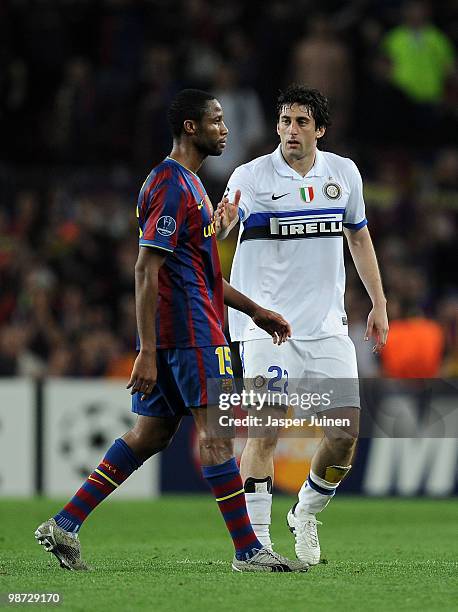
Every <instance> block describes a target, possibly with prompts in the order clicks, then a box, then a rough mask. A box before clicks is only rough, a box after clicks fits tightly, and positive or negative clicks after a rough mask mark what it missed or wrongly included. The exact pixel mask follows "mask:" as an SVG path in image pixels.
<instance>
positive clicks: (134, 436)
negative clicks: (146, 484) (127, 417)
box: [125, 425, 173, 461]
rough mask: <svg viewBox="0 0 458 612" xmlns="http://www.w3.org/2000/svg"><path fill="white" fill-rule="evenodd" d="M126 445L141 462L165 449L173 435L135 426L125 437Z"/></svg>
mask: <svg viewBox="0 0 458 612" xmlns="http://www.w3.org/2000/svg"><path fill="white" fill-rule="evenodd" d="M125 438H126V442H127V444H128V445H129V446H130V447H131V448H132V450H133V451H134V453H135V454H136V455H137V457H138V458H139V459H141V460H142V461H146V460H147V459H149V458H150V457H152V456H153V455H155V454H157V453H160V452H161V451H163V450H164V449H166V448H167V447H168V446H169V444H170V442H171V441H172V438H173V433H172V432H171V431H170V430H169V429H166V430H164V431H162V430H158V429H157V428H150V427H144V426H138V425H136V426H135V427H133V428H132V429H131V430H130V431H129V432H128V433H127V434H126V436H125Z"/></svg>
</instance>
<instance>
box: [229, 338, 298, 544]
mask: <svg viewBox="0 0 458 612" xmlns="http://www.w3.org/2000/svg"><path fill="white" fill-rule="evenodd" d="M294 352H295V348H294V342H293V341H289V342H288V343H287V344H286V345H282V346H276V345H274V344H272V342H271V340H270V339H263V340H252V341H248V342H243V343H241V345H240V357H241V360H242V366H243V375H244V379H245V387H246V388H247V390H250V389H252V390H253V391H254V392H255V393H267V392H268V390H269V387H268V384H269V383H271V386H272V384H273V388H274V390H275V391H277V392H278V391H280V392H283V391H284V387H285V382H286V380H287V377H288V376H289V377H291V374H293V373H292V372H291V371H290V366H288V365H287V364H291V363H292V362H293V361H294V358H295V355H294ZM274 379H275V380H274ZM268 411H269V413H270V414H271V416H272V417H273V418H276V419H278V418H283V417H284V416H285V408H275V407H269V408H268ZM266 413H267V410H266V409H265V408H264V409H263V411H262V414H264V415H265V414H266ZM278 435H279V428H278V427H276V426H273V425H271V426H264V427H253V428H250V429H249V431H248V439H247V442H246V445H245V448H244V449H243V453H242V457H241V461H240V473H241V475H242V479H243V483H244V488H245V499H246V504H247V509H248V514H249V517H250V520H251V523H252V525H253V529H254V531H255V533H256V535H257V537H258V539H259V541H260V542H261V543H262V544H263V545H264V546H266V547H268V548H272V542H271V539H270V524H271V513H272V485H273V481H274V454H275V448H276V446H277V442H278Z"/></svg>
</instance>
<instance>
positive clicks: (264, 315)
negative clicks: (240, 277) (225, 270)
mask: <svg viewBox="0 0 458 612" xmlns="http://www.w3.org/2000/svg"><path fill="white" fill-rule="evenodd" d="M223 284H224V303H225V304H226V305H227V306H230V307H231V308H235V310H240V312H243V313H245V314H246V315H248V316H249V317H251V318H252V319H253V321H254V323H256V325H257V326H258V327H260V328H261V329H263V330H264V331H266V332H267V333H268V334H269V335H271V336H272V339H273V343H274V344H282V342H285V341H286V340H287V338H290V337H291V326H290V324H289V323H288V321H286V320H285V319H284V318H283V317H282V316H281V315H280V314H278V312H274V311H273V310H267V309H266V308H262V306H259V304H256V302H253V300H250V298H249V297H247V296H246V295H244V294H243V293H240V291H237V289H234V287H232V285H230V284H229V283H228V282H227V281H226V280H224V279H223Z"/></svg>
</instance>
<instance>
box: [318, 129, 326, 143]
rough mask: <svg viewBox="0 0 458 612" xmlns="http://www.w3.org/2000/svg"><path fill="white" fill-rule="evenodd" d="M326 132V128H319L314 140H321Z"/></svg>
mask: <svg viewBox="0 0 458 612" xmlns="http://www.w3.org/2000/svg"><path fill="white" fill-rule="evenodd" d="M325 132H326V128H325V127H320V128H319V129H318V130H317V131H316V139H317V140H318V139H320V138H323V136H324V133H325Z"/></svg>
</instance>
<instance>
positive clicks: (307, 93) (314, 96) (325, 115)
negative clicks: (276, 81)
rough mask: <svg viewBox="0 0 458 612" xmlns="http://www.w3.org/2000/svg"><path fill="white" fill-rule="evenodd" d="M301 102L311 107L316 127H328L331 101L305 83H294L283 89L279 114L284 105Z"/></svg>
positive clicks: (278, 107)
mask: <svg viewBox="0 0 458 612" xmlns="http://www.w3.org/2000/svg"><path fill="white" fill-rule="evenodd" d="M293 104H300V105H301V106H305V107H306V108H308V109H309V111H310V114H311V115H312V117H313V118H314V119H315V126H316V129H317V130H318V129H320V128H322V127H324V128H327V127H329V126H330V125H331V117H330V115H329V102H328V99H327V98H326V96H323V94H322V93H320V92H319V91H318V90H317V89H311V88H309V87H305V86H304V85H297V84H296V83H293V84H292V85H289V86H288V87H287V88H286V89H285V91H281V92H280V95H279V96H278V99H277V116H278V117H280V114H281V111H282V108H283V107H284V106H292V105H293Z"/></svg>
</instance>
